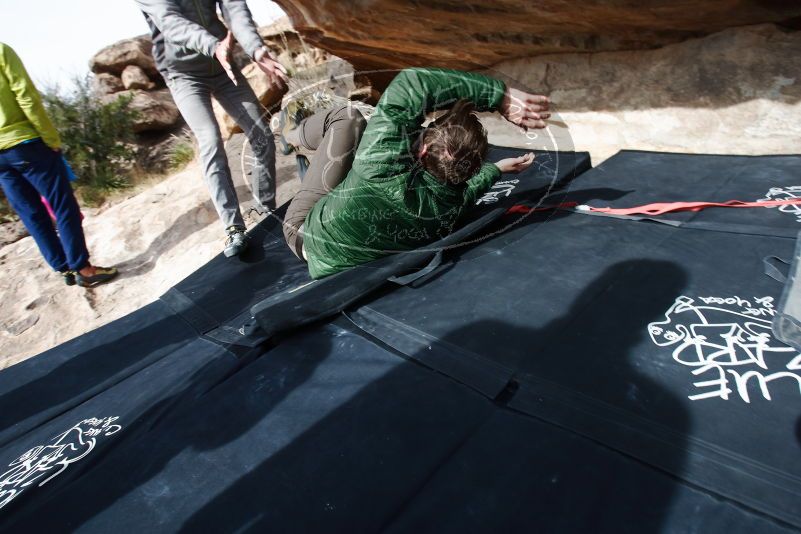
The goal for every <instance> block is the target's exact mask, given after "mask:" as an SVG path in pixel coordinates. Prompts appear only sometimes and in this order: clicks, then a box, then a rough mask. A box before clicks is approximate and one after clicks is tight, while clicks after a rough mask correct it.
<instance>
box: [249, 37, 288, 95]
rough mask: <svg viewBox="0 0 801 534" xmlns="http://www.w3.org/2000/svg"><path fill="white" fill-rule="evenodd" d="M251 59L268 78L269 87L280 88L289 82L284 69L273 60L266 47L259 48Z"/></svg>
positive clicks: (273, 57)
mask: <svg viewBox="0 0 801 534" xmlns="http://www.w3.org/2000/svg"><path fill="white" fill-rule="evenodd" d="M253 59H254V60H255V61H256V65H258V66H259V68H260V69H261V70H262V72H264V73H265V74H266V75H267V76H268V77H269V78H270V85H275V86H277V87H281V86H282V85H285V84H287V83H288V82H289V78H288V77H287V74H286V69H285V68H284V66H283V65H281V64H280V63H279V62H278V60H277V59H275V56H273V55H272V54H271V53H270V50H269V49H268V48H267V47H266V46H262V47H261V48H259V49H258V50H257V51H256V54H255V56H254V57H253Z"/></svg>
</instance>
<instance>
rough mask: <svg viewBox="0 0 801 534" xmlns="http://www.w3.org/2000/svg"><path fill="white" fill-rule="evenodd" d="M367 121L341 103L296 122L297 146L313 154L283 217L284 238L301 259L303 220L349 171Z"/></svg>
mask: <svg viewBox="0 0 801 534" xmlns="http://www.w3.org/2000/svg"><path fill="white" fill-rule="evenodd" d="M366 124H367V121H365V120H364V117H363V116H362V114H361V113H360V112H359V110H357V109H356V108H353V107H351V106H348V105H346V106H341V107H337V108H333V109H330V110H326V111H319V112H317V113H315V114H314V115H312V116H311V117H307V118H306V119H304V120H303V122H301V123H300V125H299V126H298V128H300V132H299V136H298V137H299V138H300V143H301V145H302V146H303V147H304V148H305V149H307V150H313V151H314V154H313V155H312V157H311V158H310V161H309V169H308V170H307V171H306V176H305V177H304V179H303V185H302V186H301V188H300V191H298V193H297V194H296V195H295V198H293V199H292V202H291V203H290V204H289V208H287V211H286V216H285V217H284V237H285V238H286V242H287V244H288V245H289V248H290V249H292V252H294V253H295V255H296V256H297V257H298V258H300V259H304V258H303V223H304V221H305V220H306V216H307V215H308V214H309V212H310V211H311V210H312V208H313V207H314V205H315V204H316V203H317V201H318V200H320V199H321V198H323V197H324V196H325V195H327V194H328V193H329V192H330V191H332V190H333V189H334V188H335V187H336V186H338V185H339V184H340V183H341V182H342V180H344V179H345V176H347V175H348V171H350V167H351V164H352V163H353V156H354V155H355V154H356V148H357V147H358V146H359V140H360V139H361V137H362V133H363V132H364V127H365V126H366Z"/></svg>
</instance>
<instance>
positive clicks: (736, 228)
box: [506, 198, 801, 238]
mask: <svg viewBox="0 0 801 534" xmlns="http://www.w3.org/2000/svg"><path fill="white" fill-rule="evenodd" d="M798 204H801V198H794V199H786V200H771V201H764V202H744V201H741V200H729V201H727V202H655V203H651V204H643V205H641V206H633V207H629V208H611V207H606V208H597V207H594V206H588V205H584V204H581V205H580V204H578V203H577V202H562V203H559V204H552V205H549V206H528V205H525V204H516V205H514V206H512V207H511V208H509V209H508V210H507V211H506V213H507V214H517V215H521V214H522V215H525V214H529V213H534V212H544V211H554V210H566V211H572V212H574V213H581V214H583V215H595V216H600V217H611V218H613V219H622V220H630V221H650V222H656V223H660V224H666V225H668V226H675V227H685V228H692V229H695V230H712V231H716V232H729V233H736V234H751V235H765V236H772V237H789V238H795V237H796V231H795V230H791V229H783V228H773V227H766V226H759V225H752V224H747V225H744V224H732V223H719V222H710V221H695V220H693V221H679V220H675V219H665V218H657V216H658V215H664V214H667V213H678V212H682V211H693V212H698V211H701V210H704V209H706V208H713V207H717V208H769V207H775V206H786V205H798Z"/></svg>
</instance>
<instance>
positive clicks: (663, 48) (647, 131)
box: [277, 0, 801, 163]
mask: <svg viewBox="0 0 801 534" xmlns="http://www.w3.org/2000/svg"><path fill="white" fill-rule="evenodd" d="M277 3H278V4H279V5H281V7H283V8H284V9H285V10H286V12H287V13H288V15H289V16H290V18H291V20H292V23H293V24H294V26H295V28H296V30H297V31H298V32H299V33H300V35H302V36H303V37H304V38H305V39H306V40H308V41H310V42H312V43H314V44H315V45H317V46H320V47H322V48H325V49H326V50H328V51H329V52H331V53H334V54H337V55H338V56H340V57H342V58H344V59H346V60H348V61H350V62H351V63H353V64H354V67H356V68H357V71H361V73H362V74H363V75H366V76H368V77H369V78H370V79H371V82H372V83H373V85H374V87H376V88H378V89H383V88H384V87H385V86H386V84H387V83H389V81H390V80H391V79H392V77H394V75H395V73H396V72H397V69H398V68H402V67H406V66H414V65H424V66H441V67H451V68H458V69H466V70H486V71H487V72H489V73H491V74H493V75H498V76H501V77H505V78H506V79H507V81H510V82H513V83H517V84H522V85H524V86H527V87H528V88H530V89H531V90H534V91H537V92H540V93H544V94H548V95H549V96H551V98H552V101H553V102H554V107H555V108H556V109H557V110H558V113H559V119H561V124H560V123H559V122H556V121H555V122H554V123H553V124H552V126H551V127H549V129H548V132H547V133H545V134H544V135H546V136H547V137H548V138H549V139H551V141H549V142H550V143H553V141H555V142H557V144H559V146H560V147H562V148H565V149H568V150H570V149H572V148H573V147H575V148H576V149H578V150H589V151H590V152H591V153H592V154H593V159H594V160H595V162H596V163H597V162H599V161H601V160H603V159H605V158H606V157H608V156H610V155H611V154H614V153H615V152H617V151H618V150H619V149H621V148H635V149H637V148H638V149H648V150H668V151H670V150H672V151H682V152H696V153H697V152H710V153H739V154H768V153H796V152H798V151H799V144H798V141H797V140H798V138H799V134H801V108H799V100H800V99H801V95H800V94H799V92H800V91H801V85H799V84H801V61H799V60H798V58H799V57H801V47H800V46H801V31H799V30H801V3H799V2H782V1H780V0H708V1H704V2H688V1H684V0H639V1H637V2H631V1H619V0H587V1H584V2H580V3H576V2H573V3H570V2H564V1H562V0H542V1H538V2H521V1H519V0H495V1H486V0H464V1H457V0H427V1H408V0H361V1H359V2H331V1H327V0H277ZM485 122H486V124H487V127H488V130H489V132H490V137H491V141H493V142H495V143H503V144H507V145H518V146H531V145H530V140H529V139H527V138H525V137H524V136H522V135H521V133H520V132H519V131H516V130H515V129H514V128H511V127H510V126H509V125H507V124H505V123H504V122H503V121H502V120H496V119H493V118H492V117H486V118H485ZM562 125H566V126H567V127H566V128H565V127H563V126H562ZM540 140H542V138H540Z"/></svg>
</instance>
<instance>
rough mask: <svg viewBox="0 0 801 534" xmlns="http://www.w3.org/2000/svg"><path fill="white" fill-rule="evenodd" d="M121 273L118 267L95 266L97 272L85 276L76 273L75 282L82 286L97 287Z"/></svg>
mask: <svg viewBox="0 0 801 534" xmlns="http://www.w3.org/2000/svg"><path fill="white" fill-rule="evenodd" d="M118 274H119V271H117V268H116V267H95V274H93V275H92V276H83V275H81V273H75V283H76V284H78V285H79V286H81V287H97V286H99V285H100V284H105V283H106V282H110V281H111V280H112V279H114V277H116V276H117V275H118Z"/></svg>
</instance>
